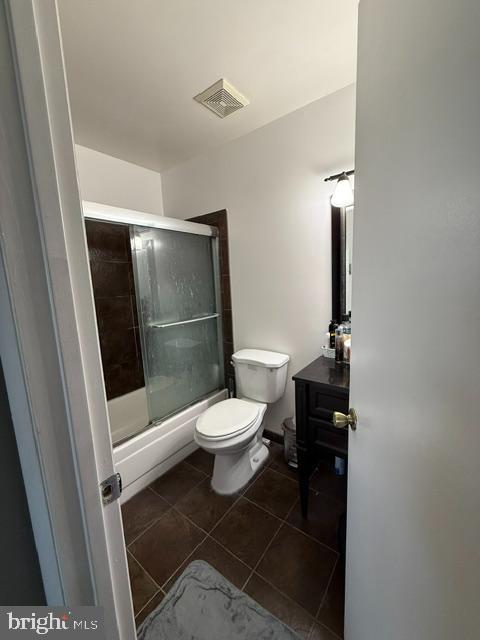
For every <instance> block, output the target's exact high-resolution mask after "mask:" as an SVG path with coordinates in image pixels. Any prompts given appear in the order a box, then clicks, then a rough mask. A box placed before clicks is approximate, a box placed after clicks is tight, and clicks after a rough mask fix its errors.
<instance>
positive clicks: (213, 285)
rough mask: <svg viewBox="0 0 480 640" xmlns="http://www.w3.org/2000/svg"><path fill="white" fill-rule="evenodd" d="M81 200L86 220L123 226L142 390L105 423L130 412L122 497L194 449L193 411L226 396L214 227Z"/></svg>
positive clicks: (118, 404) (120, 463) (121, 450)
mask: <svg viewBox="0 0 480 640" xmlns="http://www.w3.org/2000/svg"><path fill="white" fill-rule="evenodd" d="M83 205H84V215H85V217H86V218H87V219H92V220H96V221H103V222H108V223H114V224H122V225H128V228H129V235H130V242H131V249H132V261H133V273H134V288H135V296H136V301H137V310H138V325H139V329H140V338H141V351H142V360H143V368H144V379H145V389H144V390H143V389H140V390H139V391H138V392H137V391H135V392H133V393H131V394H127V395H125V396H123V397H120V398H115V399H114V400H112V401H110V402H109V403H108V404H109V412H110V418H111V423H112V424H113V423H118V422H119V421H121V420H122V419H123V420H127V421H128V416H131V417H132V418H133V420H132V419H131V420H130V424H129V426H128V428H127V429H126V430H125V433H124V435H125V434H127V435H128V437H126V438H125V437H124V438H123V439H121V440H120V442H119V443H118V444H116V445H115V444H114V459H115V463H116V466H117V469H118V471H119V472H120V473H121V475H122V480H123V485H124V493H123V496H122V497H123V500H127V499H128V498H129V497H131V496H132V495H133V494H134V493H136V492H137V491H139V490H140V489H142V488H143V487H144V486H146V485H147V484H149V483H150V482H151V481H152V480H153V479H154V478H155V477H157V476H159V475H161V474H162V473H164V472H165V471H166V470H167V469H168V468H170V467H171V466H173V465H174V464H176V463H177V462H178V461H179V460H181V459H182V458H184V457H185V456H186V455H188V454H189V453H190V452H192V451H193V450H194V449H195V448H196V446H197V445H196V444H195V443H194V439H193V434H194V428H195V421H196V419H197V417H198V416H199V415H200V414H202V413H203V412H204V411H205V410H206V409H207V408H208V407H210V406H212V405H213V404H215V403H217V402H219V401H221V400H223V399H225V398H226V397H227V392H226V390H225V379H224V368H223V341H222V317H221V315H222V314H221V298H220V274H219V253H218V252H219V248H218V239H217V230H216V229H215V228H213V227H210V226H208V225H204V224H197V223H193V222H186V221H183V220H176V219H171V218H166V217H162V216H157V215H152V214H145V213H140V212H136V211H129V210H125V209H118V208H116V207H109V206H105V205H99V204H96V203H90V202H84V203H83ZM132 424H133V425H134V428H133V429H132ZM120 433H121V429H120ZM113 439H114V443H115V440H116V439H117V440H118V434H117V438H116V437H115V432H114V433H113Z"/></svg>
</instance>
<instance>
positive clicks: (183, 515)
mask: <svg viewBox="0 0 480 640" xmlns="http://www.w3.org/2000/svg"><path fill="white" fill-rule="evenodd" d="M239 500H240V496H239V497H238V498H237V499H236V500H235V501H234V502H233V504H231V505H230V507H229V508H228V509H227V510H226V511H225V513H224V514H223V516H222V517H221V518H220V520H219V521H218V522H217V524H216V525H215V527H216V526H217V525H218V524H219V523H220V522H221V520H223V518H224V517H225V516H226V515H227V513H228V512H229V511H230V510H231V509H233V507H234V506H235V505H236V504H237V502H238V501H239ZM172 509H173V510H174V511H175V512H176V513H178V514H179V515H180V516H181V517H182V518H185V519H186V520H188V522H190V523H191V524H193V525H194V526H195V527H196V528H197V529H199V530H200V531H201V532H202V533H204V534H205V536H204V538H202V540H201V541H200V542H199V543H198V544H197V545H196V546H195V547H194V548H193V549H192V551H191V552H190V553H189V554H188V556H187V557H186V558H185V559H184V560H182V561H181V562H180V564H179V565H178V567H176V568H175V571H173V573H172V574H171V575H170V576H169V577H168V578H167V579H166V580H165V582H164V583H163V584H162V585H161V588H163V587H164V586H165V585H166V584H167V582H169V581H170V580H171V579H172V578H173V576H174V575H175V574H176V573H177V571H178V570H179V569H180V567H181V566H182V565H183V564H184V563H185V562H187V560H188V559H189V558H190V557H191V556H192V555H193V554H194V553H195V551H196V550H197V549H198V548H199V547H200V545H202V544H203V543H204V542H205V540H206V539H207V538H208V537H211V536H209V533H208V531H205V529H202V527H199V526H198V524H196V523H195V522H193V520H190V518H189V517H188V516H186V515H185V514H183V513H182V512H181V511H179V510H178V509H175V507H172ZM212 539H214V538H212Z"/></svg>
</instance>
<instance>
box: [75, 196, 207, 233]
mask: <svg viewBox="0 0 480 640" xmlns="http://www.w3.org/2000/svg"><path fill="white" fill-rule="evenodd" d="M82 207H83V215H84V217H85V218H89V219H90V220H100V221H103V222H115V223H119V224H130V225H137V226H139V227H153V228H155V229H168V230H170V231H180V232H181V233H194V234H196V235H199V236H210V237H213V238H215V237H217V236H218V229H217V228H216V227H211V226H210V225H208V224H203V223H202V224H200V223H198V222H188V221H187V220H181V219H180V218H167V217H166V216H162V215H158V214H155V213H144V212H143V211H134V210H132V209H124V208H123V207H111V206H109V205H106V204H100V203H98V202H89V201H87V200H83V201H82Z"/></svg>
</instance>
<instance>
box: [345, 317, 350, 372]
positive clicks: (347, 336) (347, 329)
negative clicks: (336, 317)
mask: <svg viewBox="0 0 480 640" xmlns="http://www.w3.org/2000/svg"><path fill="white" fill-rule="evenodd" d="M343 326H344V329H343V361H344V362H345V364H350V356H351V353H352V325H351V324H350V319H348V318H347V320H346V321H345V322H344V323H343Z"/></svg>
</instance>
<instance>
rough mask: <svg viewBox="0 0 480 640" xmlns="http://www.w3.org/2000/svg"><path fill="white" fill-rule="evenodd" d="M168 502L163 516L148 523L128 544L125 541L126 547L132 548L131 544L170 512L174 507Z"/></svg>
mask: <svg viewBox="0 0 480 640" xmlns="http://www.w3.org/2000/svg"><path fill="white" fill-rule="evenodd" d="M156 495H158V494H156ZM165 502H166V501H165ZM167 504H168V509H166V511H164V512H163V513H162V515H161V516H159V517H158V518H155V520H153V522H151V523H150V524H148V525H147V526H146V527H145V529H144V530H143V531H142V532H141V533H139V534H138V536H137V537H136V538H134V539H133V540H130V542H129V543H128V544H127V543H126V542H125V547H126V548H127V549H128V550H130V547H131V545H132V544H133V543H134V542H137V540H138V539H139V538H141V537H142V536H143V534H144V533H147V531H148V530H149V529H151V528H152V527H153V525H154V524H156V523H157V522H159V521H160V520H161V519H162V518H163V517H164V516H166V515H167V513H169V512H170V511H171V510H172V509H173V505H171V504H170V503H169V502H167ZM132 555H133V554H132Z"/></svg>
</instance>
